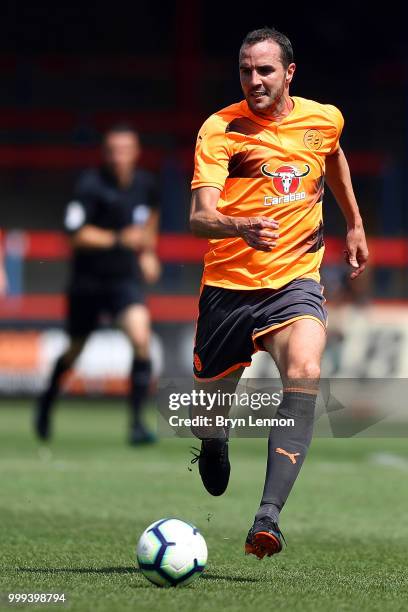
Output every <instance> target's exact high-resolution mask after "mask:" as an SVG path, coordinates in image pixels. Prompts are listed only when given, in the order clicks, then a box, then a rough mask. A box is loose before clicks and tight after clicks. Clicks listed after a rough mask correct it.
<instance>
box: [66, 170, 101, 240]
mask: <svg viewBox="0 0 408 612" xmlns="http://www.w3.org/2000/svg"><path fill="white" fill-rule="evenodd" d="M95 200H96V188H95V185H94V181H93V180H92V177H91V176H90V175H88V174H84V175H82V176H81V177H80V178H79V180H78V182H77V183H76V185H75V188H74V193H73V197H72V200H70V201H69V202H68V204H67V206H66V208H65V214H64V227H65V230H66V231H67V232H68V233H75V232H77V231H78V230H80V229H81V227H83V226H84V225H86V224H87V223H92V217H93V214H94V211H95Z"/></svg>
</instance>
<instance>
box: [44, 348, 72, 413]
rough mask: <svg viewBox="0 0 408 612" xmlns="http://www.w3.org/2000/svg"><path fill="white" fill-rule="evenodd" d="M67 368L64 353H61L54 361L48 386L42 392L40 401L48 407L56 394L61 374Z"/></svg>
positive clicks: (68, 366)
mask: <svg viewBox="0 0 408 612" xmlns="http://www.w3.org/2000/svg"><path fill="white" fill-rule="evenodd" d="M69 368H70V365H69V364H67V363H66V360H65V355H61V357H59V358H58V359H57V361H56V362H55V365H54V369H53V371H52V373H51V376H50V379H49V381H48V386H47V388H46V389H45V390H44V393H43V394H42V401H43V403H46V404H47V408H48V409H50V408H51V404H52V402H53V401H54V400H55V398H56V397H57V395H58V392H59V388H60V384H61V378H62V376H63V374H65V372H67V371H68V370H69Z"/></svg>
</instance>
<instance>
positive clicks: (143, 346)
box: [130, 338, 150, 359]
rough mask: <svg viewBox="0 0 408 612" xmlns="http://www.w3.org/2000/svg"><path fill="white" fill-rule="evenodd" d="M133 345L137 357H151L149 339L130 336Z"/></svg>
mask: <svg viewBox="0 0 408 612" xmlns="http://www.w3.org/2000/svg"><path fill="white" fill-rule="evenodd" d="M130 341H131V343H132V347H133V353H134V356H135V357H136V358H137V359H149V357H150V344H149V342H147V341H142V340H139V339H132V338H130Z"/></svg>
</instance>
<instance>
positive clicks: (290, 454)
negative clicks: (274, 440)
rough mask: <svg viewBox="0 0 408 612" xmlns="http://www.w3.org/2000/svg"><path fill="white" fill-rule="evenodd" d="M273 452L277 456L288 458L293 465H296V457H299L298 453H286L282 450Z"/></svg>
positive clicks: (278, 449) (277, 449)
mask: <svg viewBox="0 0 408 612" xmlns="http://www.w3.org/2000/svg"><path fill="white" fill-rule="evenodd" d="M275 451H276V452H277V453H278V454H279V455H286V456H287V457H289V459H290V460H291V462H292V463H293V464H295V463H296V457H298V456H299V455H300V453H288V451H285V449H284V448H276V449H275Z"/></svg>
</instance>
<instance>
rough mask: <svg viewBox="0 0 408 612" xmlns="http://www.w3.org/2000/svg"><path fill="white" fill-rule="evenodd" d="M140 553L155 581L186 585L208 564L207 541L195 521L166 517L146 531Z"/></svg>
mask: <svg viewBox="0 0 408 612" xmlns="http://www.w3.org/2000/svg"><path fill="white" fill-rule="evenodd" d="M136 557H137V561H138V564H139V568H140V569H141V571H142V573H143V574H144V576H145V577H146V578H147V579H148V580H150V582H153V584H157V585H158V586H162V587H169V586H185V585H186V584H190V582H192V581H193V580H194V578H195V577H196V576H199V575H200V573H201V572H202V571H203V569H204V568H205V564H206V563H207V545H206V543H205V540H204V538H203V536H202V535H201V533H200V532H199V531H198V529H197V528H196V527H194V525H191V524H190V523H186V522H185V521H181V520H180V519H176V518H166V519H161V520H160V521H156V522H155V523H152V524H151V525H149V527H147V529H146V530H145V531H144V532H143V533H142V535H141V536H140V539H139V542H138V544H137V549H136Z"/></svg>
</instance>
